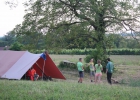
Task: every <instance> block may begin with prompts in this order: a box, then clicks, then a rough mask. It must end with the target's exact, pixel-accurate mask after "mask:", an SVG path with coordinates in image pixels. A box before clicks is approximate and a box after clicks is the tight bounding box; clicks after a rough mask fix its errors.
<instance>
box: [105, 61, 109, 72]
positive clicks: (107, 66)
mask: <svg viewBox="0 0 140 100" xmlns="http://www.w3.org/2000/svg"><path fill="white" fill-rule="evenodd" d="M108 68H109V63H107V65H106V73H107V72H108Z"/></svg>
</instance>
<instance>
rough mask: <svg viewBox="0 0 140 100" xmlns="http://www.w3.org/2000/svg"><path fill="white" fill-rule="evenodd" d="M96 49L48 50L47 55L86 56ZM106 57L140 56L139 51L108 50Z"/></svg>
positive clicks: (37, 51)
mask: <svg viewBox="0 0 140 100" xmlns="http://www.w3.org/2000/svg"><path fill="white" fill-rule="evenodd" d="M95 50H96V49H63V50H60V51H53V50H49V54H62V55H88V54H91V52H94V51H95ZM43 51H44V50H32V51H30V52H32V53H42V52H43ZM107 53H108V55H140V49H110V50H109V49H108V50H107Z"/></svg>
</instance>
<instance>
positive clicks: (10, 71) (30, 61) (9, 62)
mask: <svg viewBox="0 0 140 100" xmlns="http://www.w3.org/2000/svg"><path fill="white" fill-rule="evenodd" d="M40 56H41V54H33V53H30V52H28V51H0V78H7V79H18V80H20V79H21V78H22V76H23V75H24V74H25V73H26V72H27V71H28V70H29V69H30V68H31V67H32V66H33V68H34V69H35V70H36V72H37V74H39V76H42V72H43V65H44V59H43V58H41V57H40ZM46 57H47V60H45V66H44V75H46V76H50V77H52V78H57V79H66V78H65V77H64V76H63V74H62V73H61V72H60V70H59V69H58V68H57V67H56V65H55V64H54V62H53V61H52V59H51V58H50V56H49V55H48V54H47V55H46Z"/></svg>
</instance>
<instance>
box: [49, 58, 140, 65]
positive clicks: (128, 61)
mask: <svg viewBox="0 0 140 100" xmlns="http://www.w3.org/2000/svg"><path fill="white" fill-rule="evenodd" d="M50 56H51V58H52V59H53V61H54V62H55V64H56V65H58V64H59V63H60V62H61V61H63V60H69V61H71V62H77V61H78V59H79V58H85V57H86V56H85V55H50ZM110 58H111V59H112V60H113V62H114V64H115V65H138V66H140V55H111V56H110Z"/></svg>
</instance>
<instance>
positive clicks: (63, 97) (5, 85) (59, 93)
mask: <svg viewBox="0 0 140 100" xmlns="http://www.w3.org/2000/svg"><path fill="white" fill-rule="evenodd" d="M139 94H140V88H135V87H127V86H118V85H112V86H110V85H108V84H85V83H82V84H81V83H77V82H71V83H70V82H66V81H64V82H43V81H36V82H31V81H9V80H0V100H139V99H140V95H139Z"/></svg>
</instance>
